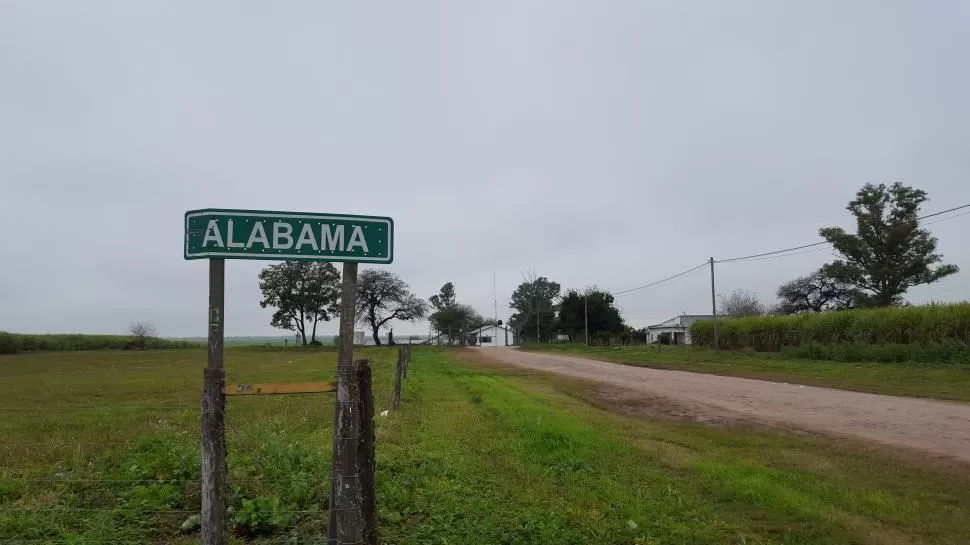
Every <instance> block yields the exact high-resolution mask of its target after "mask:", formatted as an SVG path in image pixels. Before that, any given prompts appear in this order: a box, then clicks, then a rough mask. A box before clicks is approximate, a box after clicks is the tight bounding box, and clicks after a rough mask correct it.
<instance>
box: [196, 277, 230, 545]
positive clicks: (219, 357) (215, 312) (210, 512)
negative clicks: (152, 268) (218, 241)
mask: <svg viewBox="0 0 970 545" xmlns="http://www.w3.org/2000/svg"><path fill="white" fill-rule="evenodd" d="M225 282H226V262H225V260H222V259H210V260H209V359H208V364H207V366H206V368H205V369H204V370H203V378H202V416H201V420H202V422H201V424H202V545H225V543H226V497H225V493H226V423H225V408H226V398H225V397H223V396H222V387H223V383H224V382H225V371H224V369H223V334H224V332H225V323H224V320H223V314H224V310H225Z"/></svg>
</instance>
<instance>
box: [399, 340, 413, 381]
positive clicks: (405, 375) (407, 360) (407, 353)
mask: <svg viewBox="0 0 970 545" xmlns="http://www.w3.org/2000/svg"><path fill="white" fill-rule="evenodd" d="M409 363H411V347H410V346H405V347H404V369H403V370H402V372H401V376H402V377H403V378H408V364H409Z"/></svg>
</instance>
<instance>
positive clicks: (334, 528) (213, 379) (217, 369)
mask: <svg viewBox="0 0 970 545" xmlns="http://www.w3.org/2000/svg"><path fill="white" fill-rule="evenodd" d="M183 256H184V257H185V259H208V260H209V313H208V324H209V356H208V365H207V367H206V368H205V372H204V376H203V386H202V416H201V439H202V441H201V442H202V545H225V544H226V529H227V519H226V507H227V506H226V473H227V471H226V431H225V397H224V396H225V395H260V394H287V393H306V392H326V391H333V390H334V389H335V390H336V392H337V399H336V411H335V416H334V429H333V460H332V464H333V466H332V489H331V492H330V526H329V541H330V543H334V544H337V545H344V544H352V543H360V541H361V537H362V530H361V497H362V494H361V489H360V481H361V479H360V475H359V471H360V464H359V460H358V452H357V450H358V449H357V445H358V443H357V442H358V439H359V435H360V407H361V405H360V391H359V388H358V383H357V380H358V379H357V370H356V369H355V367H354V363H353V356H354V322H355V315H354V311H355V307H356V290H357V264H358V263H378V264H388V263H391V262H392V261H393V260H394V221H393V220H392V219H391V218H388V217H383V216H357V215H348V214H317V213H307V212H276V211H267V210H235V209H223V208H206V209H201V210H190V211H188V212H186V213H185V246H184V250H183ZM225 259H263V260H274V261H283V260H303V261H336V262H343V264H344V265H343V291H342V294H341V311H340V350H339V355H338V359H337V381H336V386H335V387H334V386H333V385H331V384H329V383H303V384H290V385H285V384H238V385H232V386H231V387H230V388H228V389H227V388H226V386H225V372H224V366H223V342H224V335H225V329H224V319H225V316H224V310H225V261H224V260H225ZM368 485H369V486H373V482H372V480H371V481H368ZM373 492H374V491H373V490H368V491H366V492H365V494H364V496H366V497H372V496H373Z"/></svg>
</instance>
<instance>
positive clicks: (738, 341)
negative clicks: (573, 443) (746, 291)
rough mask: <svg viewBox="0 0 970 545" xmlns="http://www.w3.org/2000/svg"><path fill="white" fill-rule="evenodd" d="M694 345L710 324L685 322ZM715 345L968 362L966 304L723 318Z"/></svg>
mask: <svg viewBox="0 0 970 545" xmlns="http://www.w3.org/2000/svg"><path fill="white" fill-rule="evenodd" d="M690 336H691V339H692V342H693V344H694V345H696V346H700V347H711V346H713V344H714V335H713V323H712V322H711V321H710V320H700V321H697V322H695V323H694V324H692V325H691V327H690ZM717 341H718V346H719V347H720V348H723V349H728V350H741V349H746V350H754V351H757V352H779V351H783V350H785V351H786V352H787V354H786V355H788V356H794V357H801V358H812V359H824V360H836V361H882V362H915V363H930V364H933V363H964V364H970V303H959V304H932V305H924V306H911V307H884V308H872V309H854V310H842V311H831V312H822V313H818V314H796V315H791V316H746V317H740V318H727V319H724V320H720V321H718V324H717Z"/></svg>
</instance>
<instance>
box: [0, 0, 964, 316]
mask: <svg viewBox="0 0 970 545" xmlns="http://www.w3.org/2000/svg"><path fill="white" fill-rule="evenodd" d="M968 31H970V8H968V7H967V5H966V4H965V3H963V2H957V1H951V2H935V3H933V4H932V5H930V6H927V5H916V4H912V3H908V2H875V1H867V2H852V3H844V2H834V1H832V2H813V3H804V2H764V1H749V2H717V1H708V2H693V3H669V4H666V5H664V4H661V3H651V2H640V1H634V0H630V1H619V0H618V1H614V2H578V1H571V2H561V1H552V0H544V1H538V0H537V1H534V2H526V3H522V2H504V3H502V2H500V3H495V2H489V3H484V2H483V3H468V2H460V3H458V2H408V3H406V4H405V3H395V2H354V3H352V4H345V5H344V4H320V3H317V2H288V3H284V4H282V5H276V4H274V5H273V6H272V7H270V6H268V5H267V6H260V5H257V4H239V3H228V2H226V3H210V4H207V5H205V6H200V5H198V3H193V2H164V3H161V2H160V3H155V4H146V3H142V2H139V3H130V2H114V3H112V2H100V3H93V4H92V3H84V4H77V3H70V2H46V3H37V2H26V1H20V2H16V1H15V2H7V3H5V4H4V6H3V7H2V8H0V73H2V74H3V85H0V230H2V232H3V233H5V241H4V244H3V245H2V256H3V258H2V265H0V329H5V330H15V331H82V332H117V331H123V330H124V329H125V327H126V326H127V324H128V322H129V321H131V320H136V319H137V320H152V321H154V322H155V323H156V324H157V326H158V329H159V331H160V332H162V333H163V334H167V335H198V334H202V333H203V332H204V331H205V321H204V319H205V318H204V312H205V311H204V305H205V293H206V291H205V290H206V273H205V264H204V263H202V262H185V261H183V260H182V258H181V239H182V223H181V222H182V214H183V213H184V211H185V210H187V209H192V208H200V207H210V206H212V207H231V208H257V209H259V208H263V209H279V210H307V211H321V212H347V213H362V214H376V215H389V216H392V217H394V218H395V221H396V225H397V240H396V246H397V251H396V262H395V263H394V265H392V267H393V269H394V270H395V271H396V272H398V273H400V274H401V275H402V277H404V278H405V279H406V280H407V281H408V282H410V283H411V284H412V287H413V288H414V289H415V290H416V291H417V292H418V293H419V294H421V295H423V296H429V295H431V294H432V293H434V292H435V291H436V290H437V288H438V287H439V286H440V285H441V284H442V283H444V282H446V281H449V280H450V281H454V282H455V283H456V284H457V287H458V294H459V297H460V298H461V299H464V300H466V301H467V302H469V303H472V304H473V305H475V306H476V307H478V308H479V310H480V311H482V312H483V313H486V314H491V312H492V309H493V297H492V278H493V273H494V274H495V277H496V279H497V293H498V304H499V314H500V317H506V316H507V315H508V314H509V311H508V309H507V299H508V296H509V294H510V293H511V291H512V290H513V289H514V288H515V286H516V284H518V283H519V282H520V281H521V272H522V271H524V270H527V269H533V270H535V271H536V272H537V273H539V274H541V275H545V276H548V277H550V278H552V279H554V280H557V281H559V282H560V283H562V284H563V285H564V286H566V287H583V286H586V285H591V284H596V285H599V286H601V287H605V288H609V289H613V290H622V289H627V288H631V287H635V286H638V285H642V284H644V283H647V282H649V281H652V280H656V279H659V278H663V277H665V276H668V275H669V274H672V273H675V272H677V271H680V270H683V269H686V268H688V267H690V266H693V265H695V264H697V263H700V262H701V261H702V260H704V259H706V258H707V257H708V256H711V255H714V256H715V257H730V256H734V255H744V254H751V253H757V252H759V251H766V250H773V249H777V248H784V247H788V246H793V245H798V244H803V243H808V242H814V241H815V240H817V235H816V233H817V229H818V228H819V227H820V226H823V225H833V224H840V225H846V226H851V221H850V218H849V216H848V213H847V212H845V210H844V206H845V203H846V202H847V201H848V200H849V199H850V198H851V197H852V195H853V194H854V192H855V191H856V190H857V189H858V187H860V186H861V185H862V184H863V183H866V182H883V181H885V182H892V181H896V180H902V181H905V182H907V183H910V184H914V185H917V186H919V187H921V188H923V189H925V190H927V191H928V192H929V194H930V196H931V198H932V202H931V203H930V204H929V206H928V211H934V210H939V209H943V208H947V207H949V206H952V205H956V204H962V203H964V202H967V201H970V198H968V191H967V187H968V185H967V181H966V175H967V172H968V171H970V140H968V138H967V136H966V127H967V126H970V109H968V107H967V105H966V97H967V96H968V95H970V68H968V67H967V63H966V62H964V59H963V57H964V53H965V52H966V51H967V50H968V49H970V32H968ZM968 219H970V218H959V219H954V220H952V221H947V222H942V223H939V224H936V225H933V226H932V229H933V231H934V233H936V234H937V235H938V236H939V238H940V241H941V242H940V249H941V251H942V252H943V253H944V255H945V256H946V258H947V260H948V262H953V263H956V264H958V265H961V266H962V267H963V268H964V269H966V270H968V271H970V250H967V249H966V245H964V244H960V233H961V232H962V231H965V230H966V225H967V223H966V222H967V221H968ZM828 256H829V255H828V253H827V252H816V253H810V254H804V255H798V256H794V257H788V258H784V259H773V260H765V261H756V262H750V263H738V264H732V265H729V264H724V265H721V266H719V268H718V291H721V292H726V291H730V290H731V289H734V288H748V289H752V290H755V291H756V292H757V293H759V294H760V295H762V296H763V297H765V298H770V297H771V296H772V294H773V292H774V289H775V288H776V287H777V285H778V284H779V283H781V282H783V281H785V280H787V279H790V278H792V277H794V276H796V275H799V274H802V273H805V272H808V271H809V270H811V269H812V268H814V267H817V266H818V265H820V264H821V263H822V262H824V260H825V259H826V258H827V257H828ZM229 265H230V266H229V268H228V284H229V298H228V303H227V305H228V309H227V323H226V325H227V332H228V333H229V334H234V335H244V334H269V333H272V332H273V330H272V329H271V328H270V327H269V325H268V324H269V313H268V312H266V311H263V310H261V309H259V308H258V305H257V302H258V299H259V293H258V289H257V286H256V274H257V272H258V271H259V269H260V267H261V266H262V265H264V264H261V263H254V262H243V261H235V262H231V263H230V264H229ZM709 289H710V287H709V278H708V277H707V276H706V274H705V272H704V271H699V272H698V273H697V274H695V275H692V276H690V277H687V278H684V279H681V280H678V281H676V282H672V283H670V284H668V285H665V286H663V287H660V288H657V289H650V290H644V291H642V292H636V293H634V294H629V295H625V296H621V297H620V298H619V299H618V300H619V302H620V304H621V306H622V308H623V310H624V312H625V314H626V316H627V317H628V318H629V319H630V321H631V322H633V323H635V324H644V323H647V322H651V321H656V320H661V319H664V318H667V317H669V315H673V314H676V313H678V312H681V311H686V312H704V311H706V310H707V309H708V308H709V297H710V291H709ZM968 292H970V275H968V274H967V273H966V272H965V273H961V274H959V275H956V276H954V277H951V278H949V279H947V280H945V281H943V282H941V283H939V284H936V285H933V286H927V287H920V288H917V289H914V290H912V291H911V292H910V294H909V297H910V299H911V300H914V301H927V300H932V299H939V300H953V299H961V298H964V297H965V294H966V293H968ZM398 327H399V328H400V329H401V330H402V331H408V330H411V329H414V330H419V329H420V328H421V326H415V327H410V326H400V325H399V326H398ZM335 328H336V325H335V324H331V325H330V326H329V329H331V330H333V329H335Z"/></svg>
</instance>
